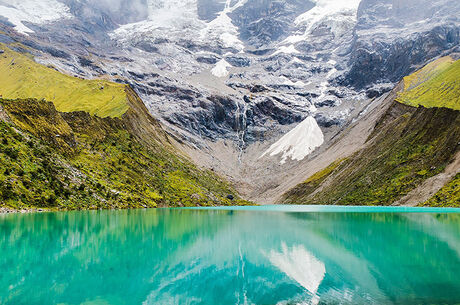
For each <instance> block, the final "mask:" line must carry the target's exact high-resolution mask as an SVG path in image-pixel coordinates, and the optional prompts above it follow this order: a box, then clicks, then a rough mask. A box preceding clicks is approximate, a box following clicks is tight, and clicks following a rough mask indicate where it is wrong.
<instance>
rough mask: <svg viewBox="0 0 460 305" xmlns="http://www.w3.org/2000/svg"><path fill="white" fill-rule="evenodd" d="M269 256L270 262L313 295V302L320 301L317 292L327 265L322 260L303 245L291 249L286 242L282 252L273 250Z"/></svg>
mask: <svg viewBox="0 0 460 305" xmlns="http://www.w3.org/2000/svg"><path fill="white" fill-rule="evenodd" d="M267 256H268V259H269V260H270V263H272V264H273V265H274V266H275V267H277V268H278V269H280V270H281V271H282V272H284V273H285V274H286V275H287V276H288V277H289V278H291V279H293V280H294V281H296V282H297V283H299V284H300V285H301V286H302V287H303V288H305V289H306V290H308V291H309V292H310V293H311V294H312V295H313V300H312V302H311V304H317V303H318V301H319V297H318V296H317V294H316V292H317V291H318V288H319V285H321V283H322V282H323V279H324V276H325V274H326V267H325V266H324V263H323V262H322V261H320V260H319V259H317V258H316V257H315V256H314V255H313V254H311V253H310V252H308V251H307V250H306V249H305V248H304V247H303V246H301V245H299V246H293V247H292V248H290V249H289V248H288V247H287V246H286V244H284V243H283V244H282V251H281V252H277V251H274V250H272V251H270V254H269V255H267Z"/></svg>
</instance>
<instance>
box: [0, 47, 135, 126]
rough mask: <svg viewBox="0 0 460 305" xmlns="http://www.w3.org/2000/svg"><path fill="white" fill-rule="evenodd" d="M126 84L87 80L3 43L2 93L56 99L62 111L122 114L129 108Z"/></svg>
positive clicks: (0, 54)
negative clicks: (50, 65)
mask: <svg viewBox="0 0 460 305" xmlns="http://www.w3.org/2000/svg"><path fill="white" fill-rule="evenodd" d="M125 87H126V86H125V85H122V84H117V83H113V82H109V81H106V80H85V79H80V78H77V77H72V76H69V75H65V74H62V73H60V72H58V71H56V70H54V69H52V68H48V67H45V66H43V65H40V64H38V63H36V62H35V61H34V60H33V58H32V57H31V55H28V54H21V53H18V52H14V51H12V50H10V49H9V48H7V47H6V46H5V45H1V44H0V97H3V98H5V99H17V98H21V99H25V98H36V99H45V100H47V101H52V102H53V103H54V105H55V106H56V109H57V110H58V111H61V112H72V111H85V112H88V113H90V114H92V115H97V116H100V117H120V116H121V115H122V114H124V113H125V112H126V111H127V110H128V103H127V96H126V92H125Z"/></svg>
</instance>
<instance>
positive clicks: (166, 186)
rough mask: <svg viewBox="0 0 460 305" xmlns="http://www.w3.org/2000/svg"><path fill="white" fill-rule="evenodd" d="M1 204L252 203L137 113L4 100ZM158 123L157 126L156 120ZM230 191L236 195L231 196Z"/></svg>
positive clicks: (0, 116) (0, 123)
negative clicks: (152, 136) (157, 136)
mask: <svg viewBox="0 0 460 305" xmlns="http://www.w3.org/2000/svg"><path fill="white" fill-rule="evenodd" d="M0 107H1V108H0V205H1V204H3V205H6V206H10V207H13V208H24V207H47V208H56V209H87V208H129V207H133V208H135V207H157V206H197V205H203V206H207V205H230V204H244V203H245V202H244V201H241V200H239V199H238V196H237V194H235V192H234V191H233V190H232V188H231V187H230V186H229V185H228V184H226V183H225V182H223V181H222V179H220V178H219V177H218V176H216V175H215V174H213V173H211V172H209V171H202V170H199V169H197V168H196V167H195V166H194V165H193V164H192V163H190V162H189V161H188V160H187V159H185V158H183V157H180V155H177V153H175V152H174V151H173V150H172V149H171V148H170V147H168V146H167V145H166V146H165V145H162V144H161V143H160V142H156V141H150V142H149V143H148V144H147V143H146V142H145V141H143V140H141V139H140V137H139V133H136V130H139V129H141V128H138V129H136V128H135V127H132V128H128V127H127V125H129V124H130V123H129V120H127V119H119V118H105V119H103V118H98V117H94V116H91V115H89V114H87V113H84V112H73V113H60V112H58V111H56V109H55V107H54V105H53V104H52V103H49V102H45V101H37V100H34V99H26V100H4V99H0ZM150 128H152V126H150ZM146 134H147V138H148V132H146ZM228 195H232V196H234V198H235V199H234V200H233V201H231V200H229V199H227V196H228Z"/></svg>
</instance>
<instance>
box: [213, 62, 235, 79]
mask: <svg viewBox="0 0 460 305" xmlns="http://www.w3.org/2000/svg"><path fill="white" fill-rule="evenodd" d="M229 67H231V65H230V64H229V63H228V62H227V61H226V60H225V59H221V60H219V61H218V62H217V64H216V66H215V67H214V68H212V70H211V73H212V75H214V76H217V77H225V76H227V75H228V68H229Z"/></svg>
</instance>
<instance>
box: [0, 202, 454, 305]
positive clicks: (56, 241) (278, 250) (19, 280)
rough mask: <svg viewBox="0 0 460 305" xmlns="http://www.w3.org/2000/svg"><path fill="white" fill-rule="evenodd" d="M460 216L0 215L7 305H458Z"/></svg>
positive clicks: (237, 211) (307, 212)
mask: <svg viewBox="0 0 460 305" xmlns="http://www.w3.org/2000/svg"><path fill="white" fill-rule="evenodd" d="M459 303H460V210H456V209H441V210H439V209H428V210H427V209H407V208H343V207H321V206H320V207H298V206H292V207H289V206H288V207H284V206H283V207H280V206H270V207H249V208H219V209H157V210H128V211H92V212H60V213H42V214H23V215H0V304H14V305H19V304H27V305H33V304H47V305H48V304H85V305H88V304H104V305H105V304H114V305H117V304H162V305H163V304H165V305H166V304H178V305H179V304H180V305H184V304H207V305H213V304H215V305H226V304H258V305H259V304H260V305H262V304H263V305H270V304H273V305H275V304H280V305H282V304H286V305H287V304H459Z"/></svg>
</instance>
